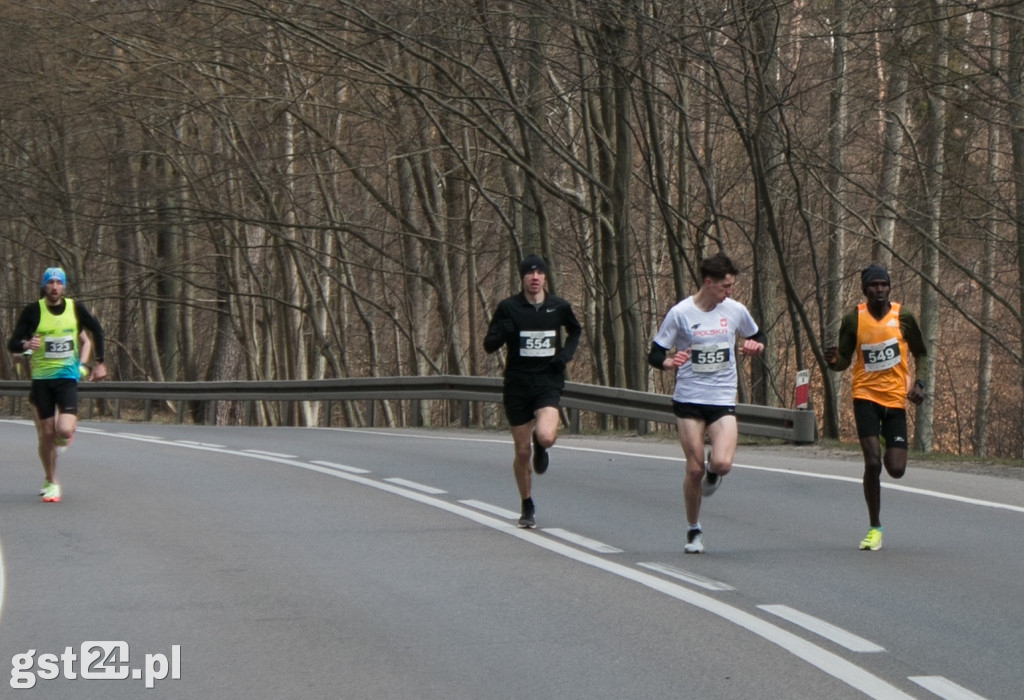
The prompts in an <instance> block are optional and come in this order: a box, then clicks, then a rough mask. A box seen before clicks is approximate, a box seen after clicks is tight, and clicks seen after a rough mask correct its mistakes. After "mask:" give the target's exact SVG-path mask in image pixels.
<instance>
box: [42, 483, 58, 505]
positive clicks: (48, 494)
mask: <svg viewBox="0 0 1024 700" xmlns="http://www.w3.org/2000/svg"><path fill="white" fill-rule="evenodd" d="M43 503H60V484H54V483H51V484H50V485H49V486H47V487H46V490H45V491H43Z"/></svg>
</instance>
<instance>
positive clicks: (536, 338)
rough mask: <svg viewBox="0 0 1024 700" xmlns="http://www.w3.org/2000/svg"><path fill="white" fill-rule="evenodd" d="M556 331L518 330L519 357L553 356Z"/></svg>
mask: <svg viewBox="0 0 1024 700" xmlns="http://www.w3.org/2000/svg"><path fill="white" fill-rule="evenodd" d="M555 334H556V331H519V356H520V357H554V355H555Z"/></svg>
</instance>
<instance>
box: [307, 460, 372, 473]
mask: <svg viewBox="0 0 1024 700" xmlns="http://www.w3.org/2000/svg"><path fill="white" fill-rule="evenodd" d="M313 464H319V465H320V466H321V467H327V468H328V469H337V470H338V471H340V472H348V473H349V474H369V473H370V470H369V469H360V468H359V467H350V466H348V465H347V464H338V463H336V462H324V461H321V460H314V461H313Z"/></svg>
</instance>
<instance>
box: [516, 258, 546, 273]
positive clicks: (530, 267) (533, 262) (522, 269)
mask: <svg viewBox="0 0 1024 700" xmlns="http://www.w3.org/2000/svg"><path fill="white" fill-rule="evenodd" d="M534 270H536V271H537V272H543V273H544V274H547V272H548V266H547V265H545V264H544V258H542V257H541V256H539V255H527V256H526V257H525V258H523V261H522V262H521V263H519V277H520V278H523V277H526V273H527V272H533V271H534Z"/></svg>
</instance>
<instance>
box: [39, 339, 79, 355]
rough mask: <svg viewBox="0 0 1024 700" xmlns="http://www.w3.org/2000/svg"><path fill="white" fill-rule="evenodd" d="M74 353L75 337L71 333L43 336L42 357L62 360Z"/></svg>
mask: <svg viewBox="0 0 1024 700" xmlns="http://www.w3.org/2000/svg"><path fill="white" fill-rule="evenodd" d="M74 354H75V337H74V336H71V335H65V336H53V335H48V336H45V337H44V338H43V357H45V358H47V359H51V360H64V359H67V358H69V357H73V356H74Z"/></svg>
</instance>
